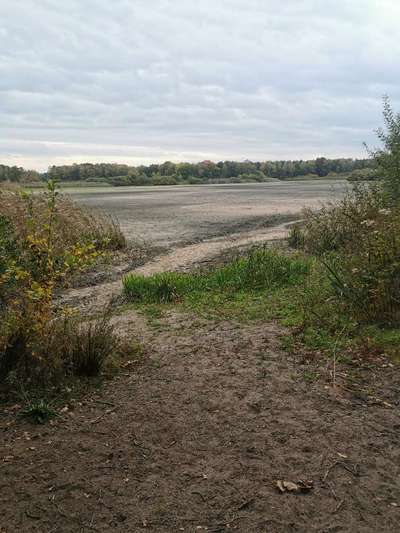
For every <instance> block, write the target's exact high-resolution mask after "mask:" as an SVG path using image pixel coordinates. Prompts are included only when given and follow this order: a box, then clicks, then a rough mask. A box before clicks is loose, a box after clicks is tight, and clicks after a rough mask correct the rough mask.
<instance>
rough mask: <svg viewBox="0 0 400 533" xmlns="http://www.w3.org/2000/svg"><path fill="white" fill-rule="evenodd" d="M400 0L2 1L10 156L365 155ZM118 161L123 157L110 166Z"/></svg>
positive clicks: (399, 97) (0, 141) (3, 148)
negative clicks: (365, 141) (365, 146)
mask: <svg viewBox="0 0 400 533" xmlns="http://www.w3.org/2000/svg"><path fill="white" fill-rule="evenodd" d="M399 17H400V5H399V4H398V2H397V1H396V0H380V1H379V2H378V1H376V0H352V1H351V2H344V1H343V2H341V1H340V2H338V1H333V0H325V1H324V2H321V1H319V0H288V1H286V2H281V1H277V0H273V1H266V0H218V1H215V0H214V1H211V0H203V1H196V2H195V1H192V0H174V1H172V0H171V1H168V0H152V1H149V0H135V1H132V0H113V2H109V1H108V0H69V1H68V2H63V3H61V2H59V1H58V0H24V1H23V2H15V1H13V0H2V2H1V4H0V159H1V161H2V162H9V163H18V164H22V165H24V166H33V167H36V168H44V167H46V166H47V164H54V163H58V162H60V163H62V162H65V161H66V160H68V161H75V160H76V161H82V160H86V159H88V160H93V161H98V160H118V161H122V160H126V161H127V162H129V161H132V162H133V161H140V162H150V161H152V160H154V161H156V160H157V161H158V160H163V159H173V160H176V159H187V160H193V161H196V160H201V159H204V158H209V159H223V158H238V159H240V158H246V157H248V158H251V159H265V158H295V157H296V158H297V157H304V158H305V157H314V156H317V155H320V154H325V155H328V156H340V155H345V156H360V155H364V152H363V149H362V141H363V140H367V141H368V142H372V139H373V136H372V133H371V132H372V130H373V128H375V127H376V126H378V125H379V123H380V108H381V102H380V97H381V96H382V94H383V93H388V94H389V95H390V96H391V97H392V100H393V103H394V105H395V106H396V105H397V104H398V103H399V102H400V83H399V81H400V72H399V69H398V68H397V58H398V57H399V53H400V41H399V40H398V38H397V27H398V20H399ZM113 158H114V159H113Z"/></svg>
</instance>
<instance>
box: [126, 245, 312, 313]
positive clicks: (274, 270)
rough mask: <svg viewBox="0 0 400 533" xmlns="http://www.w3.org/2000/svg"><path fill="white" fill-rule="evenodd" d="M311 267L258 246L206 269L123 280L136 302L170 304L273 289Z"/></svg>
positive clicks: (293, 280) (296, 280)
mask: <svg viewBox="0 0 400 533" xmlns="http://www.w3.org/2000/svg"><path fill="white" fill-rule="evenodd" d="M308 270H309V264H308V261H307V260H305V259H304V258H300V257H288V256H285V255H282V254H279V253H277V252H275V251H272V250H269V249H266V248H258V249H255V250H253V251H251V252H250V254H249V255H248V256H247V257H240V258H238V259H235V260H234V261H232V262H231V263H229V264H227V265H225V266H221V267H218V268H215V269H214V270H211V271H207V272H197V273H193V274H182V273H176V272H165V273H161V274H155V275H153V276H151V277H145V276H141V275H134V274H130V275H128V276H126V277H125V278H124V280H123V288H124V294H125V296H126V297H127V298H128V299H129V300H131V301H134V302H142V303H168V302H176V301H182V300H183V299H184V298H186V299H189V300H190V299H192V300H193V298H194V299H195V300H201V299H202V297H204V296H205V295H207V296H210V295H217V297H222V298H223V296H224V293H225V294H226V293H228V294H229V295H232V294H240V293H241V292H243V291H244V292H245V293H246V292H249V291H260V290H265V289H268V290H272V289H276V288H278V287H285V286H290V285H295V284H296V283H299V282H300V281H301V280H302V279H303V278H304V276H305V275H306V274H307V272H308Z"/></svg>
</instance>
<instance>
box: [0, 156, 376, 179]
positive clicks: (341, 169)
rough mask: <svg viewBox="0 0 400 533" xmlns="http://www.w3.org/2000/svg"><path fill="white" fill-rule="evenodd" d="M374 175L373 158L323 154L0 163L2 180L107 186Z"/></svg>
mask: <svg viewBox="0 0 400 533" xmlns="http://www.w3.org/2000/svg"><path fill="white" fill-rule="evenodd" d="M335 176H338V177H350V179H354V180H358V179H375V177H376V176H375V171H374V169H373V162H372V161H371V159H350V158H340V159H327V158H325V157H318V158H316V159H311V160H307V161H303V160H298V161H264V162H252V161H244V162H237V161H220V162H219V163H213V162H212V161H202V162H201V163H172V162H171V161H166V162H165V163H162V164H151V165H140V166H129V165H122V164H117V163H80V164H73V165H62V166H51V167H49V169H48V171H47V172H44V173H39V172H36V171H33V170H25V169H23V168H21V167H16V166H14V167H9V166H6V165H0V182H1V181H3V182H4V181H11V182H32V181H40V180H48V179H52V180H56V181H60V182H71V181H80V182H88V183H89V182H96V183H107V184H111V185H116V186H118V185H177V184H181V183H182V184H183V183H190V184H197V183H199V184H200V183H240V182H266V181H271V180H275V179H278V180H291V179H307V178H310V179H313V178H314V179H315V178H324V177H335Z"/></svg>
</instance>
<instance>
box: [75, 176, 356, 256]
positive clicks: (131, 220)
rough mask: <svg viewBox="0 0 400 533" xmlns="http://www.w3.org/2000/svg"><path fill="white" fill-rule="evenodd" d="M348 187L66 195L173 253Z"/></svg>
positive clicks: (245, 186) (322, 184) (333, 183)
mask: <svg viewBox="0 0 400 533" xmlns="http://www.w3.org/2000/svg"><path fill="white" fill-rule="evenodd" d="M348 186H349V184H348V182H346V181H343V180H342V181H340V180H309V181H297V182H296V181H292V182H273V183H242V184H234V185H185V186H176V185H174V186H160V187H114V188H110V187H104V188H93V187H92V188H90V189H68V190H67V191H66V192H68V194H70V195H71V196H72V197H73V198H74V199H76V200H78V201H80V202H82V203H83V204H85V205H88V206H89V207H91V208H97V209H100V210H102V211H105V212H106V213H109V214H111V215H113V216H116V217H117V218H118V220H119V222H120V224H121V227H122V229H123V231H124V233H125V235H126V236H127V237H128V239H129V240H130V241H131V242H133V241H140V242H145V243H146V245H147V246H150V247H153V246H156V247H164V248H167V249H170V248H171V247H177V246H183V245H187V244H192V243H194V242H199V241H201V240H204V239H209V238H211V237H222V236H225V235H229V234H231V233H232V232H239V231H250V230H253V229H255V228H256V227H258V226H260V225H262V224H263V223H264V222H265V220H266V219H268V218H270V217H271V216H273V215H277V214H279V215H282V214H293V213H298V212H299V211H301V209H302V208H303V207H304V206H309V207H310V206H313V207H315V206H319V205H320V204H321V202H324V201H326V200H331V199H334V198H338V197H340V196H341V195H342V194H343V191H344V190H345V189H346V188H347V187H348Z"/></svg>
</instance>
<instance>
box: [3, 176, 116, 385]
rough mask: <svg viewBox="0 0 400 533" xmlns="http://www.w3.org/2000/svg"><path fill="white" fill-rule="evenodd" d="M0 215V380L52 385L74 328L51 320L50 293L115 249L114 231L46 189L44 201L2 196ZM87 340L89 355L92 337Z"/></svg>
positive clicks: (17, 195) (62, 367)
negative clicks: (46, 381) (13, 374)
mask: <svg viewBox="0 0 400 533" xmlns="http://www.w3.org/2000/svg"><path fill="white" fill-rule="evenodd" d="M0 207H1V209H2V215H1V217H0V252H1V254H0V297H1V303H0V379H5V378H6V377H7V375H8V374H9V373H10V372H11V371H17V372H18V374H19V375H20V376H21V379H26V380H30V381H35V380H44V379H46V376H47V377H49V378H53V377H55V376H57V375H60V373H61V374H62V373H64V372H65V368H66V366H65V365H66V361H67V360H68V357H69V356H68V354H69V350H70V349H71V339H72V338H73V337H74V336H75V337H79V335H78V333H79V330H77V329H76V327H75V330H73V331H74V333H73V335H72V334H71V333H69V334H67V333H68V332H70V329H71V326H70V325H68V324H69V322H68V315H66V314H65V312H59V313H58V315H57V314H56V313H55V311H54V309H53V301H52V300H53V294H54V289H55V288H56V286H57V284H59V283H60V282H61V281H62V280H63V279H64V278H65V277H66V276H67V275H69V274H70V273H71V272H74V271H77V270H81V269H84V268H86V267H87V266H88V265H91V264H92V263H93V262H95V261H96V260H97V258H98V257H99V256H101V255H102V253H103V251H104V249H110V248H113V247H115V246H120V244H122V243H119V244H118V241H119V237H118V231H117V230H118V227H117V226H114V225H110V224H109V223H108V222H104V221H103V220H100V221H99V222H98V221H96V219H95V218H94V217H93V216H92V215H90V214H87V213H86V212H84V211H82V210H81V209H80V208H79V207H76V206H75V205H74V204H73V203H72V202H71V201H69V200H66V199H64V198H62V197H61V198H59V196H58V193H57V191H56V189H55V185H54V184H53V183H52V182H49V183H48V190H47V192H46V193H45V194H40V195H26V194H23V193H22V194H21V193H18V192H5V193H2V194H1V195H0ZM60 324H62V325H63V328H62V329H61V330H60ZM103 329H104V330H105V335H108V334H110V331H109V329H107V327H106V325H105V323H103V324H102V330H103ZM89 332H90V335H91V340H90V342H89V345H90V347H91V346H92V341H93V342H95V341H96V339H97V337H98V336H99V334H100V333H99V331H98V330H94V331H92V330H91V329H90V328H89ZM87 334H88V335H89V333H87ZM79 338H80V337H79ZM81 340H83V339H82V338H81ZM96 342H97V341H96ZM72 345H73V344H72ZM88 349H89V348H88V346H86V348H85V350H86V351H87V350H88ZM90 357H92V356H90ZM90 357H89V356H88V360H89V359H90ZM103 357H104V353H103V352H101V353H100V354H99V358H103ZM91 365H92V366H93V363H88V368H89V367H90V366H91ZM93 367H94V366H93Z"/></svg>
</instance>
